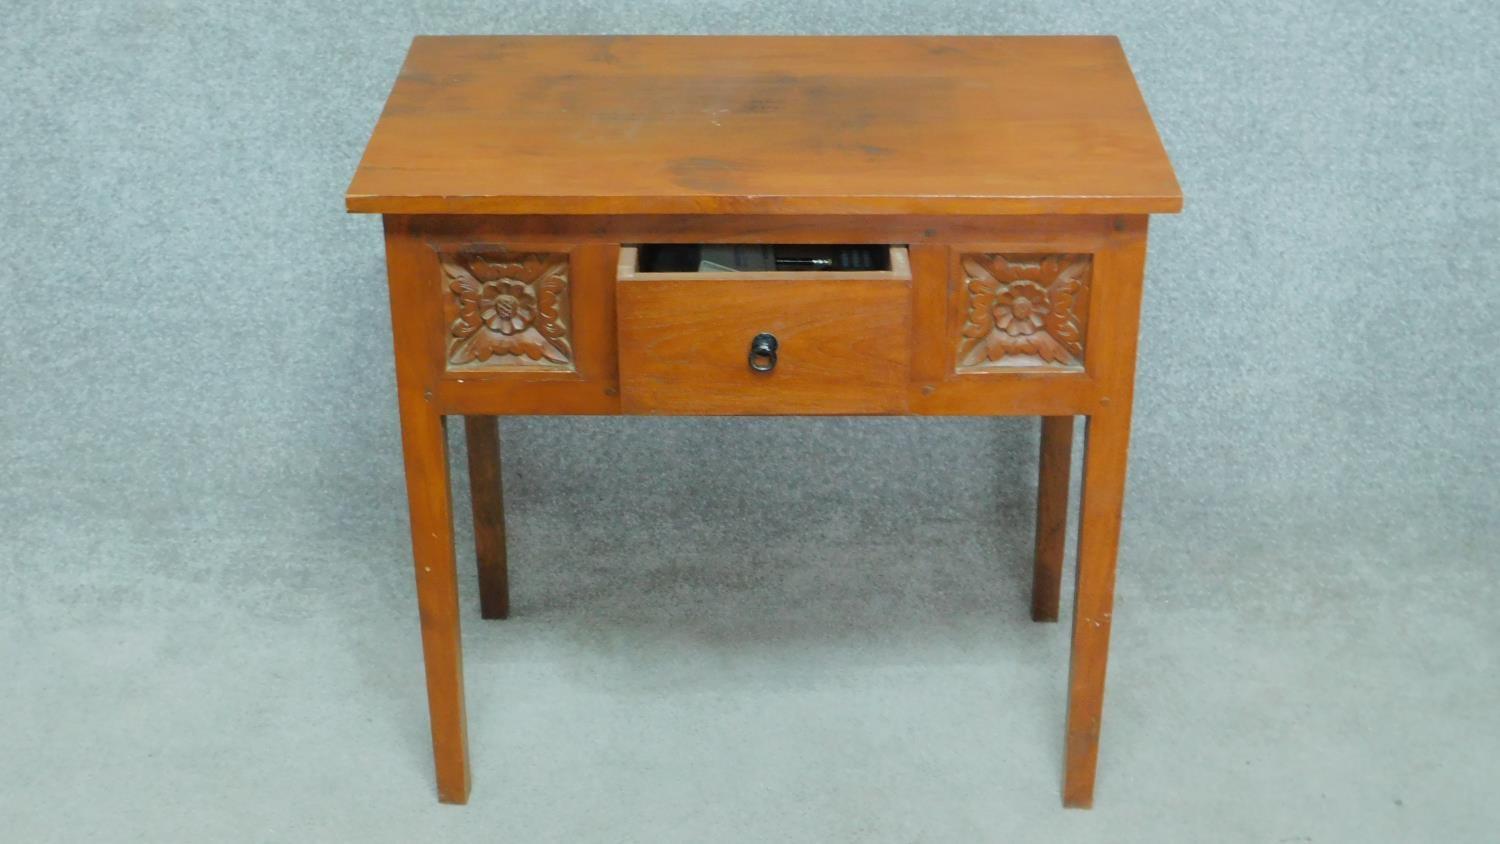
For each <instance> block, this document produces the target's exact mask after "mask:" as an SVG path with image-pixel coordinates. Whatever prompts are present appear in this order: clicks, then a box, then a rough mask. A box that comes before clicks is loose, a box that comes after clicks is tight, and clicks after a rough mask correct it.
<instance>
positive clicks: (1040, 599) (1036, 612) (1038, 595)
mask: <svg viewBox="0 0 1500 844" xmlns="http://www.w3.org/2000/svg"><path fill="white" fill-rule="evenodd" d="M1072 462H1073V417H1071V416H1044V417H1042V455H1041V461H1040V465H1039V466H1038V470H1037V484H1036V558H1035V561H1034V563H1033V568H1032V576H1031V620H1032V621H1056V620H1057V608H1058V603H1059V595H1060V593H1061V591H1062V565H1063V549H1064V548H1065V547H1066V546H1067V529H1068V473H1069V472H1070V470H1071V469H1072Z"/></svg>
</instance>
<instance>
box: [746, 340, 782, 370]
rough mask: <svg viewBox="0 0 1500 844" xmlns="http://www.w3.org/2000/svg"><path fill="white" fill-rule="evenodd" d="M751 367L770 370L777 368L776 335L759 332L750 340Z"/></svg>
mask: <svg viewBox="0 0 1500 844" xmlns="http://www.w3.org/2000/svg"><path fill="white" fill-rule="evenodd" d="M750 368H751V369H752V370H754V371H756V372H770V371H771V370H773V369H775V368H776V335H774V334H757V335H755V339H754V340H751V341H750Z"/></svg>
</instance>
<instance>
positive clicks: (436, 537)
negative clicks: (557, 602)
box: [401, 389, 469, 803]
mask: <svg viewBox="0 0 1500 844" xmlns="http://www.w3.org/2000/svg"><path fill="white" fill-rule="evenodd" d="M401 442H402V451H403V452H404V454H405V457H406V494H407V499H408V503H409V505H410V509H411V540H412V558H413V562H414V563H415V564H416V574H417V606H418V609H419V610H420V615H421V621H422V655H423V658H424V661H425V663H426V666H427V708H428V714H429V715H430V716H431V719H432V755H433V761H434V763H435V765H436V768H437V788H438V799H439V800H441V801H443V802H444V803H464V802H466V801H467V800H468V799H469V749H468V734H467V733H468V731H467V727H466V725H465V720H464V667H463V645H462V643H461V641H460V639H459V620H458V573H457V566H456V565H455V563H454V559H453V500H452V496H451V494H450V492H449V487H448V438H447V436H446V424H445V419H444V417H443V416H441V415H439V414H437V413H435V412H433V410H432V408H431V406H430V404H429V403H428V401H427V400H426V398H425V397H424V396H423V395H422V394H421V393H419V392H417V391H415V390H404V389H403V390H402V396H401Z"/></svg>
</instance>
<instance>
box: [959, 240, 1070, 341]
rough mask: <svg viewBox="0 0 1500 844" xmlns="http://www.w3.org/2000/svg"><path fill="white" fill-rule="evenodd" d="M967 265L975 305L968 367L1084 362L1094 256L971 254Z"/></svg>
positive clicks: (968, 332)
mask: <svg viewBox="0 0 1500 844" xmlns="http://www.w3.org/2000/svg"><path fill="white" fill-rule="evenodd" d="M962 263H963V268H964V276H965V286H966V288H967V290H968V294H969V308H968V318H967V320H966V321H965V323H964V327H963V336H962V337H961V338H959V344H958V366H959V368H960V369H984V368H989V367H995V366H1017V365H1027V364H1028V363H1032V364H1034V363H1037V362H1040V363H1042V364H1053V365H1058V366H1077V365H1078V364H1079V363H1081V362H1082V360H1083V326H1084V325H1085V324H1086V322H1087V315H1088V284H1089V272H1090V269H1091V261H1090V258H1089V256H1087V255H995V254H965V255H963V256H962Z"/></svg>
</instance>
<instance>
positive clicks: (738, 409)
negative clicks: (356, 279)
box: [346, 36, 1182, 806]
mask: <svg viewBox="0 0 1500 844" xmlns="http://www.w3.org/2000/svg"><path fill="white" fill-rule="evenodd" d="M346 202H347V207H348V210H350V211H355V212H369V213H378V214H382V215H384V220H385V241H386V257H387V263H388V268H389V276H390V294H391V323H392V330H393V332H394V346H395V357H396V383H397V392H398V394H399V405H400V412H401V437H402V448H403V451H404V453H405V460H406V483H407V494H408V497H409V499H410V507H411V535H412V550H413V555H414V558H415V568H416V575H417V599H418V602H419V604H420V609H421V620H422V649H423V653H424V655H425V659H426V667H427V697H428V705H429V708H430V714H431V718H432V744H433V755H434V759H435V762H436V768H437V787H438V797H439V799H440V800H443V801H445V802H450V803H462V802H464V801H465V800H466V799H467V798H468V794H469V762H468V749H467V738H466V735H465V725H464V691H463V660H462V655H461V653H460V642H459V604H458V587H457V574H456V571H455V563H454V548H453V514H452V503H451V498H450V492H449V485H448V454H447V440H446V438H445V436H444V430H445V425H446V419H447V417H448V416H450V415H461V416H463V417H464V425H465V429H466V433H467V435H468V454H469V471H470V478H471V483H472V486H473V500H474V523H475V536H476V539H477V545H478V549H477V554H478V560H479V582H480V593H481V608H482V614H483V616H484V617H485V618H504V617H505V616H506V615H507V613H508V611H509V605H510V601H509V589H508V584H507V579H506V559H505V526H504V525H505V522H504V514H503V510H502V505H501V490H500V468H499V461H500V452H499V440H498V436H497V432H496V424H495V416H496V415H500V414H538V413H541V414H619V413H639V414H768V415H796V414H960V415H976V416H977V415H1033V416H1040V417H1042V445H1041V461H1040V462H1041V466H1040V477H1039V486H1038V495H1037V498H1038V504H1037V521H1036V559H1035V573H1034V577H1035V580H1034V584H1033V590H1032V599H1031V613H1032V617H1033V618H1034V619H1036V620H1038V621H1055V620H1056V619H1057V613H1058V601H1059V592H1060V578H1061V566H1062V555H1063V545H1064V538H1063V534H1064V530H1065V527H1066V519H1067V498H1068V470H1069V454H1070V451H1071V448H1072V438H1073V417H1075V416H1083V417H1085V418H1086V419H1087V420H1088V421H1087V427H1086V431H1085V439H1084V442H1085V446H1084V448H1085V453H1084V464H1083V465H1084V469H1083V497H1082V505H1081V514H1080V521H1081V524H1080V526H1079V537H1078V576H1077V583H1076V587H1075V594H1074V612H1073V645H1072V665H1071V675H1070V677H1069V681H1068V703H1067V738H1066V748H1067V749H1066V754H1065V755H1066V758H1065V760H1064V767H1065V775H1064V785H1063V802H1064V803H1065V804H1066V805H1068V806H1088V805H1090V803H1091V802H1092V800H1093V792H1094V770H1095V761H1096V756H1097V751H1098V745H1099V723H1100V710H1101V706H1102V704H1103V696H1104V672H1105V660H1106V656H1107V651H1108V646H1109V630H1110V613H1111V606H1112V603H1113V593H1114V579H1115V551H1116V546H1117V543H1118V538H1119V531H1120V511H1121V504H1122V499H1123V495H1124V489H1125V465H1126V447H1127V444H1128V441H1129V438H1130V406H1131V393H1132V385H1133V381H1134V376H1135V354H1136V335H1137V323H1138V320H1139V312H1140V299H1141V284H1142V274H1143V269H1144V262H1145V256H1146V223H1147V219H1148V215H1150V214H1153V213H1172V212H1176V211H1178V210H1180V209H1181V206H1182V196H1181V192H1180V190H1179V188H1178V186H1177V180H1176V177H1175V176H1174V174H1173V171H1172V166H1171V164H1170V163H1169V162H1168V160H1167V157H1166V154H1165V152H1164V151H1163V149H1162V145H1161V141H1160V139H1159V138H1158V137H1157V133H1156V128H1155V126H1154V125H1153V124H1152V122H1151V117H1150V115H1149V114H1148V113H1147V110H1146V106H1145V104H1144V103H1143V102H1142V100H1141V95H1140V92H1139V91H1138V90H1137V88H1136V84H1135V80H1134V78H1133V76H1132V75H1131V71H1130V67H1129V65H1128V64H1127V63H1126V60H1125V56H1124V53H1123V52H1122V51H1121V49H1120V44H1119V42H1118V41H1117V40H1116V39H1115V38H1112V37H1025V38H1020V37H1017V38H1008V37H972V38H970V37H816V38H814V37H806V38H803V37H654V36H653V37H587V38H585V37H419V38H417V39H416V40H414V41H413V42H412V46H411V51H410V53H409V55H408V56H407V59H406V64H405V66H404V67H403V68H402V70H401V75H400V77H399V78H398V79H397V81H396V85H395V88H394V89H393V90H392V92H391V95H390V99H389V101H388V102H387V103H386V107H385V111H384V113H383V114H382V115H381V117H380V121H379V123H378V124H377V125H376V127H375V131H374V134H373V136H372V137H371V139H370V143H369V147H368V148H367V149H366V151H365V155H364V159H363V160H362V161H361V162H360V165H359V170H358V172H356V173H355V176H354V181H353V183H352V184H351V185H350V187H349V192H348V196H347V197H346ZM656 244H718V245H724V244H757V245H759V244H769V245H795V244H803V245H807V244H818V245H845V246H855V247H858V246H863V247H869V246H876V247H879V248H877V249H868V248H866V249H865V251H866V252H870V253H873V254H876V255H877V256H878V258H879V263H878V264H871V265H869V267H868V268H864V267H862V268H854V269H849V268H844V269H792V270H788V269H781V268H777V269H763V270H754V271H718V270H713V269H712V268H710V269H709V270H708V271H703V270H701V269H700V270H699V271H693V270H692V269H688V270H682V269H680V268H679V269H677V270H674V271H663V270H662V269H661V267H660V266H655V265H652V264H651V263H650V262H648V261H646V260H645V258H644V256H645V255H646V254H647V252H648V251H649V250H651V249H652V248H654V247H653V245H656Z"/></svg>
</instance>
